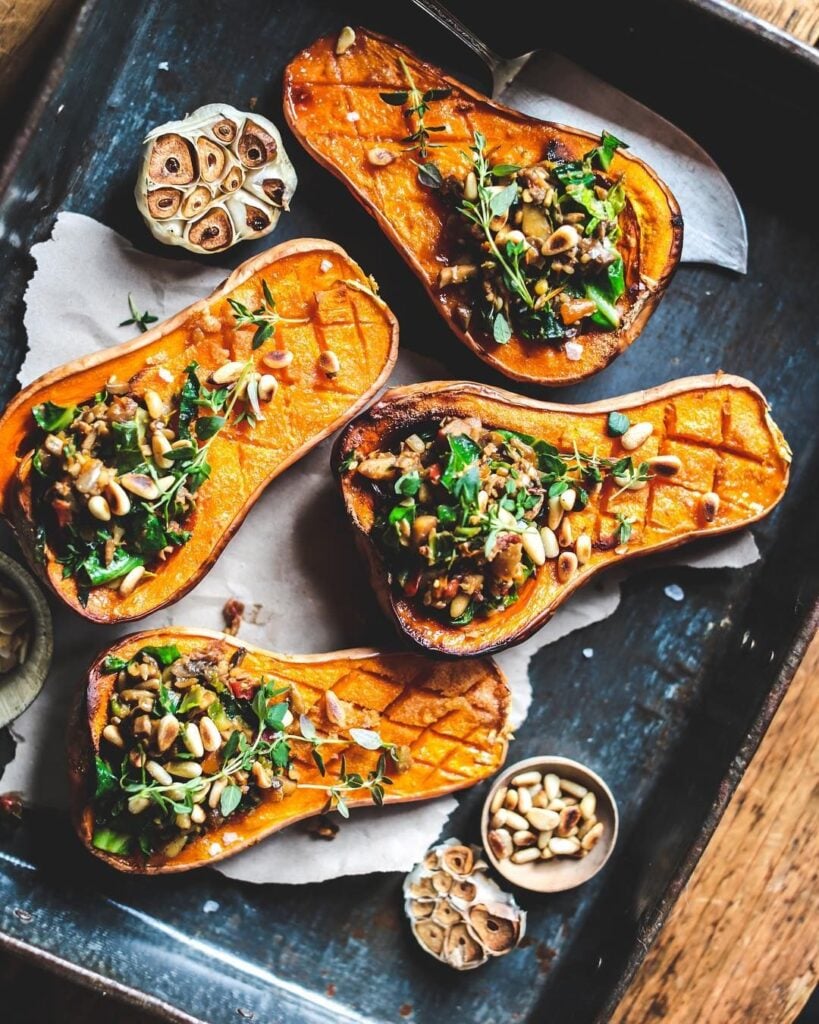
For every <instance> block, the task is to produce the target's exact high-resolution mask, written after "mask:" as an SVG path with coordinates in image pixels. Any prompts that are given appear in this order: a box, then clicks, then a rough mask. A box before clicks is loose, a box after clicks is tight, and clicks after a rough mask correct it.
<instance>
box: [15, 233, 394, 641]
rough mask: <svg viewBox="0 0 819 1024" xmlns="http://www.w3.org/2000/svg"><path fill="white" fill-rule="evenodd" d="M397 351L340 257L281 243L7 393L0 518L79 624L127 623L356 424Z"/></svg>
mask: <svg viewBox="0 0 819 1024" xmlns="http://www.w3.org/2000/svg"><path fill="white" fill-rule="evenodd" d="M397 344H398V324H397V322H396V320H395V317H394V316H393V315H392V313H391V312H390V310H389V309H388V308H387V306H386V305H385V304H384V303H383V302H382V301H381V300H380V299H379V298H378V297H377V296H376V295H375V294H374V293H373V291H372V290H371V282H370V280H369V279H368V278H367V277H366V276H365V275H364V273H363V271H362V270H361V268H360V267H359V266H358V265H357V264H356V263H354V262H353V261H352V260H351V259H350V257H349V256H348V255H347V254H346V253H345V252H344V251H343V250H342V249H340V248H339V247H338V246H337V245H334V244H333V243H332V242H326V241H321V240H315V239H300V240H296V241H291V242H285V243H284V244H283V245H279V246H276V247H274V248H272V249H270V250H269V251H268V252H266V253H263V254H262V255H260V256H257V257H255V258H254V259H252V260H249V261H248V262H247V263H244V264H242V266H240V267H239V268H238V269H236V270H235V271H234V272H233V273H232V274H231V275H230V277H229V278H228V279H227V281H226V282H225V283H224V284H223V285H222V286H221V287H220V288H219V289H218V290H217V291H216V292H214V294H213V295H211V296H210V297H209V298H207V299H203V300H202V301H201V302H197V303H195V304H194V305H192V306H189V307H188V308H187V309H185V310H183V311H182V312H181V313H178V314H177V315H176V316H174V317H172V318H171V319H170V320H168V321H166V322H165V323H163V324H159V325H157V326H156V327H154V328H153V329H152V330H149V331H148V332H147V333H145V334H142V335H141V336H139V337H137V338H135V339H134V340H133V341H129V342H126V343H125V344H123V345H117V346H116V347H114V348H110V349H107V350H105V351H102V352H97V353H94V354H93V355H90V356H86V357H84V358H81V359H77V360H75V361H73V362H71V363H67V364H66V365H65V366H60V367H58V368H57V369H56V370H52V371H51V372H50V373H47V374H45V375H44V376H43V377H40V379H39V380H36V381H35V382H34V383H33V384H31V385H29V386H28V387H27V388H25V389H24V390H23V391H21V392H20V394H18V395H17V396H16V397H15V398H14V399H13V400H12V402H11V403H10V405H9V407H8V408H7V410H6V412H5V414H4V415H3V417H2V419H0V502H2V513H3V515H4V516H5V517H6V518H7V519H8V520H9V521H10V522H11V524H12V526H13V527H14V529H15V531H16V533H17V536H18V539H19V541H20V543H21V545H22V547H23V550H24V551H25V552H26V554H27V556H28V558H29V561H30V562H31V564H32V566H34V568H35V569H36V570H37V571H38V572H39V573H40V575H41V576H42V578H43V579H44V580H45V581H46V582H47V583H48V584H49V586H50V587H51V589H52V590H53V591H54V593H56V594H57V595H58V596H59V597H60V598H61V599H62V600H63V601H65V602H66V604H68V605H70V606H71V607H72V608H73V609H74V610H75V611H77V612H79V613H80V614H81V615H84V616H85V617H86V618H88V619H92V620H94V621H96V622H123V621H127V620H130V619H138V618H141V617H142V616H144V615H148V614H149V613H150V612H153V611H156V609H157V608H161V607H162V606H163V605H166V604H170V603H171V602H173V601H176V600H178V599H179V598H180V597H182V595H183V594H185V593H186V592H187V591H188V590H190V588H191V587H192V586H193V585H194V584H195V583H196V582H197V581H198V580H199V579H200V578H201V577H202V576H203V575H204V574H205V573H206V572H207V571H208V569H209V568H210V566H211V565H213V563H214V561H215V560H216V558H217V557H218V556H219V554H220V552H221V551H222V549H223V548H224V546H225V545H226V544H227V542H228V540H230V537H231V536H232V534H233V533H234V531H235V530H236V529H237V528H238V527H239V525H240V524H241V522H242V520H243V519H244V517H245V515H246V514H247V512H248V510H249V509H250V508H251V506H252V505H253V503H254V502H255V501H256V499H257V498H258V496H259V495H260V494H261V492H262V491H263V490H264V488H265V486H266V485H267V484H268V483H269V482H270V481H271V480H272V479H273V478H274V477H276V476H278V474H279V473H281V472H282V471H283V470H285V469H286V468H287V467H288V466H289V465H291V464H292V463H293V462H295V461H296V460H297V459H298V458H300V457H301V456H302V455H304V454H305V453H306V452H307V451H309V450H310V449H311V448H312V447H313V446H314V445H316V444H318V442H319V441H321V440H322V438H324V437H326V436H327V435H328V434H330V433H331V432H332V431H333V430H335V429H336V428H337V427H338V426H340V425H341V424H342V423H343V422H345V420H347V419H348V418H349V417H350V416H352V415H353V414H354V413H355V412H357V411H358V410H359V409H361V408H362V407H363V405H364V404H365V403H366V402H367V401H368V399H369V398H371V397H372V395H373V394H375V392H376V391H377V390H378V388H379V387H381V385H382V384H383V383H384V381H385V380H386V378H387V376H388V374H389V372H390V369H391V368H392V366H393V363H394V362H395V357H396V350H397Z"/></svg>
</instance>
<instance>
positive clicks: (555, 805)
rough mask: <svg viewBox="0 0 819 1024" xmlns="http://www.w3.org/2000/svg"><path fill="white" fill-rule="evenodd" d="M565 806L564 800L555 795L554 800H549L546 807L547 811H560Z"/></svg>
mask: <svg viewBox="0 0 819 1024" xmlns="http://www.w3.org/2000/svg"><path fill="white" fill-rule="evenodd" d="M565 806H566V801H565V800H561V799H560V797H559V796H558V797H555V799H554V800H550V801H549V806H548V807H547V808H546V810H547V811H562V810H563V808H564V807H565Z"/></svg>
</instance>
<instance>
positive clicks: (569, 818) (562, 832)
mask: <svg viewBox="0 0 819 1024" xmlns="http://www.w3.org/2000/svg"><path fill="white" fill-rule="evenodd" d="M579 821H580V808H579V807H576V806H575V807H564V808H563V810H562V811H561V812H560V824H559V825H558V826H557V828H556V829H555V831H556V832H557V834H558V835H559V836H570V835H572V834H573V833H574V832H576V831H577V823H578V822H579Z"/></svg>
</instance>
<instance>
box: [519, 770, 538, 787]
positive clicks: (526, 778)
mask: <svg viewBox="0 0 819 1024" xmlns="http://www.w3.org/2000/svg"><path fill="white" fill-rule="evenodd" d="M542 779H543V776H542V775H541V774H540V772H537V771H529V772H521V773H520V774H519V775H516V776H515V777H514V778H513V779H512V785H513V786H534V785H535V783H537V782H541V781H542Z"/></svg>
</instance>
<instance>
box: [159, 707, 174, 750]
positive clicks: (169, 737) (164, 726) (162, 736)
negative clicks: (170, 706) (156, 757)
mask: <svg viewBox="0 0 819 1024" xmlns="http://www.w3.org/2000/svg"><path fill="white" fill-rule="evenodd" d="M178 735H179V722H178V721H177V719H176V717H175V716H174V715H172V714H167V715H163V716H162V718H160V720H159V725H158V726H157V729H156V745H157V749H158V750H159V751H160V753H163V754H164V753H165V751H166V750H168V748H169V747H171V746H172V745H173V743H174V741H175V740H176V737H177V736H178Z"/></svg>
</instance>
